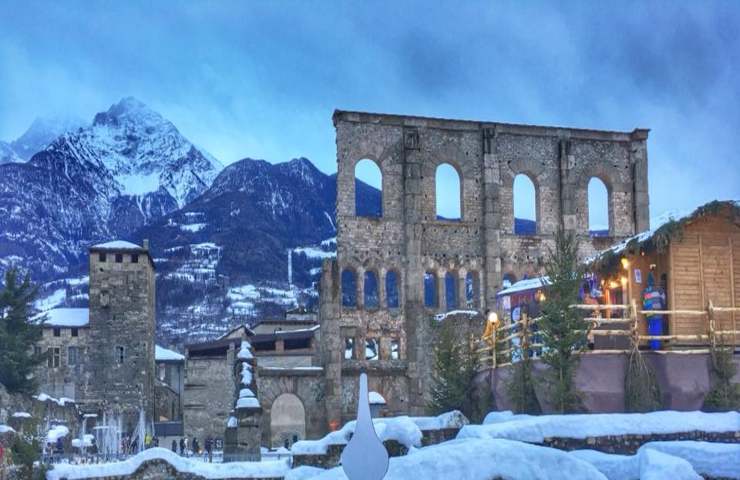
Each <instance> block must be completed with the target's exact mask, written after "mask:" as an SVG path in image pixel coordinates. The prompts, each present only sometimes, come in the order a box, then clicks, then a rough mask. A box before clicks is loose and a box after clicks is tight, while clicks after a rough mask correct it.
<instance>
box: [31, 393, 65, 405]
mask: <svg viewBox="0 0 740 480" xmlns="http://www.w3.org/2000/svg"><path fill="white" fill-rule="evenodd" d="M33 398H35V399H36V400H38V401H39V402H51V403H56V404H57V405H59V406H60V407H64V406H66V405H67V404H68V403H71V404H74V403H75V401H74V399H72V398H67V397H60V398H58V399H57V398H54V397H52V396H51V395H47V394H45V393H39V394H38V395H34V396H33Z"/></svg>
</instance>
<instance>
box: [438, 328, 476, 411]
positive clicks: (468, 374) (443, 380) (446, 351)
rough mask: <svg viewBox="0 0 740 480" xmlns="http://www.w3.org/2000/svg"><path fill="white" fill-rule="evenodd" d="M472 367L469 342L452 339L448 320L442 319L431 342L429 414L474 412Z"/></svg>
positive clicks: (453, 337)
mask: <svg viewBox="0 0 740 480" xmlns="http://www.w3.org/2000/svg"><path fill="white" fill-rule="evenodd" d="M475 366H476V359H475V352H473V349H472V346H471V345H470V343H469V342H468V341H466V340H464V339H458V338H456V336H455V332H454V329H453V325H452V323H451V322H445V321H443V322H442V324H441V325H440V326H439V331H438V336H437V341H436V342H435V345H434V372H433V374H432V388H431V401H430V403H429V410H431V412H432V413H433V414H440V413H443V412H447V411H450V410H460V411H461V412H462V413H463V414H464V415H465V416H466V417H468V418H471V417H472V416H473V414H474V413H476V412H475V411H474V410H475V407H476V405H475V399H474V395H473V379H474V377H475Z"/></svg>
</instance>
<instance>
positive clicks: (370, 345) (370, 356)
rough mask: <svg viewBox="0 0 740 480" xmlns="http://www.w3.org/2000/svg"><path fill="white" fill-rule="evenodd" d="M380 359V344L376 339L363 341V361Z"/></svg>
mask: <svg viewBox="0 0 740 480" xmlns="http://www.w3.org/2000/svg"><path fill="white" fill-rule="evenodd" d="M379 359H380V343H379V342H378V339H377V338H368V339H367V340H366V341H365V360H371V361H374V360H379Z"/></svg>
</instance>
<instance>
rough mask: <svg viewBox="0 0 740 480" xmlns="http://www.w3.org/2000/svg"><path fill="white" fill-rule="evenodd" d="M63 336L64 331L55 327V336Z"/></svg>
mask: <svg viewBox="0 0 740 480" xmlns="http://www.w3.org/2000/svg"><path fill="white" fill-rule="evenodd" d="M61 335H62V329H61V328H59V327H54V336H55V337H60V336H61Z"/></svg>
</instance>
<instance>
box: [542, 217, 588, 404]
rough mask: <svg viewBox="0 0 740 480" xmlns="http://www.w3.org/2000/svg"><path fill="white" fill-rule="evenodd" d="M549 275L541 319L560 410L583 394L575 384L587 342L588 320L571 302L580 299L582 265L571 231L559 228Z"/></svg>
mask: <svg viewBox="0 0 740 480" xmlns="http://www.w3.org/2000/svg"><path fill="white" fill-rule="evenodd" d="M545 272H546V273H547V275H548V277H549V278H550V282H551V285H550V286H549V287H548V295H547V299H546V300H545V301H544V302H543V303H542V318H541V320H540V322H539V327H540V335H541V337H542V343H543V349H542V350H543V351H542V357H541V358H542V361H543V362H544V363H545V364H546V365H547V366H549V367H550V368H549V369H548V372H547V374H546V381H547V384H548V387H549V394H550V399H551V400H552V402H553V406H554V408H555V410H556V411H557V412H559V413H566V412H573V411H577V410H578V409H579V408H580V394H579V392H578V391H577V390H576V388H575V373H576V368H577V367H578V353H580V352H581V351H582V350H583V349H584V347H585V346H586V342H587V337H586V333H587V328H588V323H587V322H586V321H585V320H584V319H583V314H582V313H581V312H579V311H578V310H577V309H575V308H571V305H574V304H577V303H578V292H579V288H580V283H581V281H582V279H583V267H582V266H581V264H580V263H579V262H578V242H577V241H576V239H575V237H574V235H573V234H572V233H570V232H567V233H566V232H564V231H562V230H559V231H558V233H557V234H556V236H555V250H550V254H549V258H548V260H547V263H546V265H545Z"/></svg>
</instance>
